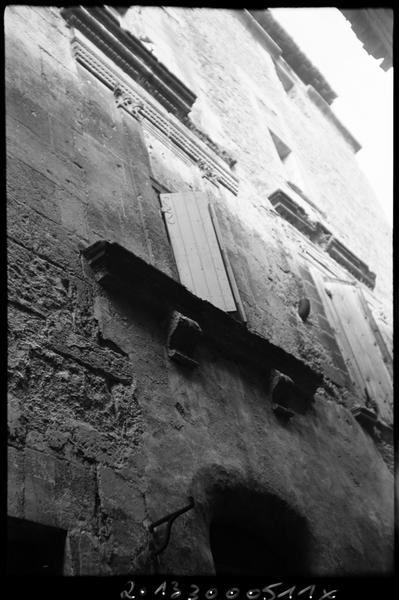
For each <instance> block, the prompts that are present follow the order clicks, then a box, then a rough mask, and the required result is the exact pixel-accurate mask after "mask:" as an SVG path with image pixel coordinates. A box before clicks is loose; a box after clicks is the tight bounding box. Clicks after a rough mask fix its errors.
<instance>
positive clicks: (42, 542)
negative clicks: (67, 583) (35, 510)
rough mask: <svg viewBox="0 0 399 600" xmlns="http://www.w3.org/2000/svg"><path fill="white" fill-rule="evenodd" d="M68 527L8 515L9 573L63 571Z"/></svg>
mask: <svg viewBox="0 0 399 600" xmlns="http://www.w3.org/2000/svg"><path fill="white" fill-rule="evenodd" d="M65 537H66V531H65V530H62V529H58V528H57V527H49V526H47V525H40V524H38V523H32V522H31V521H26V520H24V519H16V518H14V517H8V546H7V568H6V572H7V575H62V569H63V562H64V547H65Z"/></svg>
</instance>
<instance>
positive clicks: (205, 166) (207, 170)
mask: <svg viewBox="0 0 399 600" xmlns="http://www.w3.org/2000/svg"><path fill="white" fill-rule="evenodd" d="M197 165H198V167H199V169H200V171H201V173H202V177H206V178H207V179H209V181H211V182H212V183H214V184H215V185H218V183H219V177H218V175H217V173H216V171H214V170H213V169H212V168H211V167H210V165H209V163H207V162H205V161H204V160H202V159H201V158H199V159H198V161H197Z"/></svg>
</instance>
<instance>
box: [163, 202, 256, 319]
mask: <svg viewBox="0 0 399 600" xmlns="http://www.w3.org/2000/svg"><path fill="white" fill-rule="evenodd" d="M160 200H161V207H162V212H163V214H164V218H165V223H166V227H167V231H168V235H169V239H170V242H171V245H172V248H173V252H174V255H175V260H176V265H177V270H178V273H179V278H180V281H181V283H182V284H183V285H185V286H186V287H187V288H188V289H189V290H190V291H191V292H193V293H194V294H196V295H197V296H199V297H200V298H202V299H204V300H208V301H209V302H211V303H212V304H214V305H215V306H217V307H218V308H220V309H221V310H224V311H226V312H228V313H238V315H239V316H240V318H241V319H242V320H245V315H244V310H243V307H242V304H241V301H240V298H239V294H238V290H237V285H236V283H235V279H234V274H233V271H232V268H231V265H230V263H229V260H228V257H227V253H226V252H225V250H224V247H223V244H222V239H221V235H220V230H219V226H218V223H217V219H216V215H215V211H214V209H213V206H212V204H211V202H210V201H209V197H208V195H207V194H206V193H205V192H181V193H173V194H165V193H164V194H160Z"/></svg>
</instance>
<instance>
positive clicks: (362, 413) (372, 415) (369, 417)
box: [351, 406, 378, 432]
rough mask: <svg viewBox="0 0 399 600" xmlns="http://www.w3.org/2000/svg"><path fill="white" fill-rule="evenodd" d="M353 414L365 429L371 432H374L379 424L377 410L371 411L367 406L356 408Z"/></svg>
mask: <svg viewBox="0 0 399 600" xmlns="http://www.w3.org/2000/svg"><path fill="white" fill-rule="evenodd" d="M351 412H352V415H353V416H354V417H355V419H356V421H357V422H358V423H359V424H360V425H361V426H362V427H363V429H366V430H367V431H370V432H372V431H373V429H374V427H375V426H376V425H377V422H378V419H377V414H376V412H375V410H371V409H370V408H366V407H365V406H355V408H353V409H352V411H351Z"/></svg>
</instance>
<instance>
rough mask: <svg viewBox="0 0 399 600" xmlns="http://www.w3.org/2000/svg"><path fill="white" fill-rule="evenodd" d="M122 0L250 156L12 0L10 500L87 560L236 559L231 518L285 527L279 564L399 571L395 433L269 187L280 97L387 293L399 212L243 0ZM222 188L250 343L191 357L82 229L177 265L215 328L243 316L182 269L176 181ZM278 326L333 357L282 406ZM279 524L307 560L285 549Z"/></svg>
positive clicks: (202, 105) (325, 200) (11, 508)
mask: <svg viewBox="0 0 399 600" xmlns="http://www.w3.org/2000/svg"><path fill="white" fill-rule="evenodd" d="M121 18H122V17H121ZM123 18H124V21H123V28H124V29H125V30H126V31H128V32H130V33H131V35H132V36H135V38H137V39H140V38H148V39H149V40H150V41H149V42H148V41H147V42H142V45H143V47H144V48H145V49H146V51H147V52H148V51H150V52H151V53H152V55H153V56H154V57H155V58H158V59H159V61H160V62H161V63H162V64H163V65H164V66H165V67H166V69H167V70H168V71H169V72H170V73H172V74H173V76H174V77H175V78H177V79H179V80H180V81H182V82H183V84H184V85H185V86H187V88H188V89H190V90H192V92H193V94H195V96H196V98H197V99H196V101H195V102H194V105H193V107H192V109H191V112H190V114H189V118H190V120H191V122H192V123H193V125H194V126H195V127H196V128H197V129H198V130H200V131H201V132H203V134H204V136H208V137H209V138H210V139H211V140H212V142H213V143H214V144H215V148H220V149H221V151H224V152H225V154H226V155H228V156H231V157H233V159H234V162H235V163H236V164H235V166H233V167H232V170H233V173H234V175H235V176H236V177H237V178H238V180H239V188H238V193H237V195H234V194H233V193H232V192H230V191H228V190H227V189H226V188H223V186H218V187H217V186H215V185H214V184H212V182H210V181H208V180H207V179H206V178H204V177H203V176H202V175H201V171H200V170H199V169H198V168H197V167H196V166H192V165H191V163H190V162H189V161H188V159H184V160H183V158H184V157H183V158H182V152H181V153H180V154H178V153H177V151H175V150H174V149H173V148H172V146H169V147H167V146H166V145H165V144H164V143H162V142H161V141H160V140H159V139H158V138H157V136H156V135H155V133H153V132H152V133H151V131H150V129H145V128H144V127H143V124H142V122H141V121H140V120H139V119H135V118H133V117H132V116H130V115H128V114H127V113H126V111H124V110H123V109H121V108H120V107H117V105H116V103H115V98H114V95H113V92H112V90H111V89H109V87H107V85H105V84H104V83H103V82H101V81H100V80H99V78H98V77H97V76H95V75H94V74H93V73H92V72H90V71H89V70H88V69H86V68H85V67H84V66H82V65H81V64H79V62H78V61H76V59H75V57H74V53H73V48H72V44H71V39H72V37H73V34H74V30H73V26H71V25H70V24H69V23H68V22H67V20H66V19H65V18H64V17H63V16H62V14H61V9H60V8H55V7H38V6H32V7H28V6H17V5H14V6H8V7H7V9H6V12H5V36H6V37H5V40H6V43H5V50H6V93H7V105H6V117H7V215H8V269H9V313H8V319H9V331H10V333H9V357H10V360H9V367H8V369H9V387H8V394H9V396H8V428H9V429H8V431H9V442H8V443H9V447H8V448H9V465H8V514H9V516H10V517H12V518H14V519H22V520H24V521H29V522H33V523H36V524H41V525H47V526H52V527H55V528H58V529H60V530H63V531H64V532H65V536H66V537H65V549H64V556H63V566H62V572H63V573H64V574H65V575H92V574H99V575H115V574H132V573H153V572H155V571H156V570H158V572H161V573H173V574H177V575H186V574H187V575H190V574H191V575H192V574H197V575H199V574H214V573H215V572H216V571H218V569H219V565H220V564H221V562H223V556H222V558H220V555H219V554H218V552H219V551H217V550H215V548H219V547H221V548H222V550H221V551H220V552H221V554H222V555H223V551H224V550H223V548H224V549H225V546H223V543H222V545H221V546H220V545H219V546H218V544H219V542H218V540H219V537H220V536H222V537H223V535H224V534H223V531H224V529H223V527H224V525H223V523H224V521H223V519H227V521H228V523H230V524H231V523H233V524H236V526H237V531H238V530H239V529H240V528H242V527H244V528H246V531H247V534H248V535H249V536H255V537H256V536H260V537H261V538H262V536H263V539H273V540H276V541H275V544H274V546H273V545H272V546H270V545H269V546H267V545H266V546H265V549H264V553H265V555H264V557H263V558H262V556H261V557H260V558H259V555H258V558H259V561H258V562H256V565H257V568H258V569H264V572H262V573H260V574H262V575H263V574H275V573H277V572H279V569H280V572H281V573H282V574H290V573H298V572H300V573H310V574H314V575H345V574H366V573H367V574H370V573H371V574H372V573H375V574H384V573H390V572H391V569H392V558H393V474H392V446H391V444H390V442H389V439H388V440H386V439H385V438H382V437H381V436H380V438H378V437H377V438H376V437H375V436H372V435H370V434H369V433H368V432H367V431H366V430H365V429H364V428H362V427H361V425H360V424H359V423H358V421H357V420H356V419H355V418H354V416H353V415H352V413H351V408H353V406H354V405H355V404H356V402H358V401H360V398H361V393H360V392H359V391H356V389H354V388H353V386H351V385H349V383H348V381H349V380H348V375H347V372H346V367H345V363H344V362H343V361H342V358H341V357H340V355H339V350H338V348H337V345H336V343H335V340H334V332H333V331H332V329H331V327H330V326H329V324H328V321H327V319H326V317H325V316H323V314H322V313H321V312H320V318H319V321H317V318H316V319H315V317H314V313H311V314H310V317H309V319H307V320H306V321H302V319H301V318H300V317H299V315H298V312H297V306H298V301H299V300H300V299H301V298H302V297H303V296H304V295H305V296H306V297H312V300H311V302H313V306H316V305H317V304H319V305H320V309H319V310H320V311H323V307H322V306H321V303H320V299H319V298H318V296H317V292H316V290H315V288H314V286H313V284H312V281H311V280H310V279H309V280H308V281H307V280H306V277H309V276H308V275H307V271H306V269H305V270H303V267H301V268H302V271H301V270H300V266H299V263H298V262H297V257H298V255H299V251H300V250H301V248H303V246H304V244H305V242H304V241H303V238H302V237H301V234H299V233H296V232H295V230H294V229H292V228H289V227H288V226H286V224H285V223H283V222H282V219H281V218H280V216H279V215H278V214H277V213H276V211H275V210H273V208H272V206H271V204H270V203H269V201H268V196H269V194H270V193H271V192H272V191H273V189H274V188H275V187H276V186H278V185H280V184H281V183H282V181H283V179H284V174H283V171H282V166H281V164H280V163H281V161H280V160H279V158H278V156H277V154H276V149H275V147H274V145H273V141H272V139H271V137H270V135H269V134H268V129H267V125H266V123H267V122H270V119H274V118H275V116H274V115H273V111H275V107H278V108H279V111H280V112H281V114H282V117H283V119H284V121H285V123H286V127H287V130H288V131H289V132H290V136H291V138H290V139H291V140H292V142H293V145H295V149H296V151H297V152H298V154H300V155H301V158H302V161H303V164H304V165H305V167H306V169H307V172H308V173H309V177H310V179H311V180H312V182H313V189H315V190H316V191H317V193H316V197H317V198H318V201H319V208H320V209H321V210H322V211H323V212H325V213H326V214H327V215H328V218H329V223H330V225H331V227H332V228H333V229H334V231H337V232H339V235H340V239H341V241H342V242H343V243H344V244H348V245H349V246H350V248H351V250H352V251H353V252H354V253H356V254H357V255H358V256H359V258H360V259H361V260H363V261H365V263H367V264H368V265H369V267H370V269H372V270H373V271H374V272H375V273H376V274H377V284H376V289H375V295H376V297H378V298H379V299H380V300H381V302H382V304H383V305H384V306H385V307H386V310H387V311H388V312H389V310H390V298H391V288H390V264H391V256H390V243H389V239H390V232H389V230H388V228H387V227H386V226H385V224H384V221H383V220H382V218H381V217H380V215H379V213H378V210H377V207H376V205H375V203H374V197H373V194H372V192H371V190H370V188H369V186H368V183H367V181H366V180H365V177H364V176H363V174H362V173H361V171H360V169H359V168H358V166H357V164H356V160H355V155H354V153H353V149H352V148H350V147H349V144H348V143H347V142H346V141H345V140H344V139H343V137H342V135H341V134H340V133H339V132H337V130H336V129H335V128H334V126H333V125H332V124H331V123H330V122H329V121H327V120H326V119H325V118H324V116H323V114H322V113H321V112H320V111H319V109H318V108H317V107H316V106H315V105H314V103H312V101H311V99H309V97H308V96H307V95H306V93H305V92H304V91H303V90H302V89H301V88H300V86H299V84H298V86H297V87H295V88H293V89H292V91H291V92H289V95H288V94H287V93H286V91H285V90H284V88H283V86H282V85H281V82H280V80H279V78H278V76H277V74H276V69H275V66H274V62H273V58H272V56H271V55H270V54H269V53H268V52H266V51H265V50H264V48H263V47H262V46H261V44H260V42H259V40H258V39H257V38H256V37H254V35H253V33H252V32H251V30H250V28H249V27H247V26H246V25H245V23H244V22H243V20H242V17H241V16H240V15H238V14H237V11H231V10H211V9H180V10H178V9H173V8H157V7H147V8H146V7H138V6H134V7H131V8H130V9H129V10H128V11H127V13H126V14H125V16H124V17H123ZM114 19H115V22H116V23H118V21H117V20H116V19H117V16H116V15H114ZM117 26H118V27H119V25H117ZM115 27H116V25H115ZM93 39H94V38H93ZM90 43H94V42H93V41H92V42H90ZM90 43H89V42H87V46H88V47H90ZM142 52H143V56H146V54H145V52H144V50H143V51H142ZM143 60H144V59H143ZM148 60H149V59H148ZM155 101H156V100H154V102H155ZM268 120H269V121H268ZM182 126H183V125H182ZM193 135H194V134H193ZM204 139H205V137H204ZM203 143H205V142H203ZM212 151H213V150H212ZM215 160H216V159H215ZM190 165H191V166H190ZM201 189H202V190H205V191H208V192H209V193H211V194H213V195H214V198H215V212H216V214H217V217H218V222H219V225H220V231H221V236H222V238H223V243H224V248H225V252H226V255H227V256H228V258H229V261H230V263H231V266H232V269H233V271H234V277H235V281H236V283H237V288H238V291H239V295H240V298H241V301H242V304H243V308H244V310H245V315H246V318H247V323H246V325H245V328H246V329H245V332H244V333H243V334H242V337H236V338H234V339H237V340H241V341H240V344H242V348H241V347H237V348H234V350H235V351H237V352H236V355H232V354H228V353H227V354H226V352H225V351H224V350H223V348H222V346H218V345H215V344H214V343H213V342H212V336H210V335H209V336H207V335H205V336H203V337H202V338H201V337H199V338H198V340H195V345H190V342H189V343H188V346H189V348H190V352H191V351H192V352H193V353H194V354H195V362H196V363H198V366H194V367H193V366H190V365H187V364H179V363H178V362H175V361H173V360H171V358H170V356H169V354H168V348H167V339H168V332H169V326H170V322H169V320H168V318H167V315H166V314H165V313H164V312H162V310H161V309H159V310H156V309H155V308H153V307H152V305H151V302H147V301H143V300H142V298H141V296H140V294H141V292H140V289H139V288H140V286H139V285H138V284H137V281H136V280H135V279H134V277H135V276H133V275H132V277H131V278H130V279H128V280H126V282H125V283H126V286H127V287H129V286H130V288H133V291H131V292H130V293H129V294H124V293H121V292H120V290H118V289H114V290H113V289H110V288H107V287H104V286H103V285H100V284H99V283H98V281H97V280H96V278H95V277H94V275H93V270H92V269H91V268H90V265H89V264H88V261H87V260H86V259H85V258H84V251H85V250H86V249H87V248H88V247H91V246H92V245H93V244H94V243H95V242H98V241H103V240H105V241H107V242H109V243H114V244H117V245H118V246H119V247H122V248H124V249H125V250H126V251H127V252H128V253H131V254H132V255H134V256H135V257H138V258H140V259H142V260H143V261H144V262H145V263H147V264H148V265H150V266H151V267H153V268H155V269H157V270H158V271H160V272H161V273H162V274H163V275H165V281H167V282H169V283H167V285H168V286H170V291H169V292H168V293H169V294H170V296H168V298H170V297H172V296H173V294H175V296H173V297H175V300H176V303H177V304H179V303H182V302H183V300H184V302H187V303H188V304H187V306H191V307H193V308H192V310H193V311H194V313H195V311H197V312H196V313H195V316H196V317H197V319H198V322H199V327H201V329H203V330H205V331H206V327H208V331H210V330H211V327H210V326H209V323H212V324H213V326H214V327H215V331H216V329H217V327H220V336H223V335H225V333H224V332H225V330H226V325H225V321H224V320H223V319H224V317H223V316H221V315H219V313H216V312H212V310H213V309H211V308H209V307H207V306H206V305H205V304H204V305H202V304H195V300H194V299H187V298H188V297H187V298H186V296H185V294H186V291H185V290H184V289H183V286H181V287H179V286H180V284H178V275H177V270H176V265H175V262H174V257H173V251H172V248H171V245H170V242H169V239H168V234H167V230H166V228H165V223H164V219H163V215H162V213H161V209H160V204H159V198H158V195H159V193H164V192H190V191H195V190H201ZM126 260H128V259H126ZM143 268H144V267H143ZM303 273H305V275H303ZM162 281H164V280H162ZM135 284H136V288H135V287H134V286H135ZM175 284H176V285H175ZM165 285H166V283H165ZM176 286H177V287H176ZM312 286H313V288H312ZM135 289H136V291H135ZM168 289H169V288H168ZM163 293H164V292H163V291H162V290H160V291H159V293H158V297H159V299H162V297H163ZM140 298H141V299H140ZM190 298H191V297H190ZM190 302H191V304H190ZM174 308H175V310H177V311H178V312H179V310H180V308H179V306H178V305H177V306H175V307H174ZM194 313H193V314H194ZM207 315H208V316H207ZM184 316H185V317H187V318H191V319H193V320H194V321H196V319H195V318H194V316H193V315H184ZM206 318H209V319H210V321H209V323H208V325H206V322H205V321H206ZM226 318H227V317H226ZM201 319H202V321H201ZM323 320H324V321H323ZM204 323H205V325H204ZM237 327H238V325H237ZM240 327H241V325H240ZM243 327H244V326H243ZM193 328H194V329H195V326H193ZM240 331H241V329H240ZM169 333H170V332H169ZM321 334H324V340H323V337H322V335H321ZM217 335H219V334H217ZM240 335H241V334H240ZM237 336H238V334H237ZM251 336H252V337H251ZM256 336H260V337H261V338H262V340H266V342H263V341H262V342H259V344H261V343H262V344H263V343H264V344H266V345H267V344H268V345H267V348H271V347H272V346H273V347H275V348H276V353H277V354H278V353H280V354H279V356H280V355H281V356H282V357H285V356H286V357H287V359H286V363H285V362H284V361H285V358H281V361H282V362H281V364H282V367H283V368H284V365H285V364H287V365H290V364H291V362H290V361H297V362H295V365H296V364H298V365H304V366H303V368H304V369H309V372H315V373H317V374H318V376H320V382H321V384H320V385H319V386H318V387H317V390H316V392H315V393H314V394H313V397H312V398H311V399H309V401H306V402H305V403H304V404H303V402H302V401H301V402H302V404H301V402H299V401H298V402H297V400H298V397H297V394H296V393H294V394H293V396H294V399H293V400H292V402H293V404H290V405H289V406H288V405H287V406H286V409H287V410H289V411H291V412H292V414H293V416H291V418H288V419H286V418H284V416H282V414H283V411H282V413H281V414H280V415H279V414H278V413H276V412H275V410H274V408H273V386H272V380H273V377H272V375H273V372H272V371H273V368H274V367H273V365H274V363H273V353H272V352H271V351H270V352H271V354H270V355H268V356H267V359H266V358H265V360H264V365H262V364H261V363H262V360H263V359H262V356H257V357H256V360H255V358H254V357H253V354H254V353H253V351H252V350H251V347H252V346H251V344H252V343H254V344H255V341H253V340H255V339H256V340H257V339H258V338H257V337H256ZM175 337H176V336H175ZM215 337H216V334H215ZM326 340H327V342H326ZM256 343H258V342H257V341H256ZM237 344H238V342H237ZM334 344H335V345H334ZM266 345H264V346H259V348H260V347H262V348H266ZM268 351H269V350H268ZM334 353H335V355H336V356H338V358H336V360H334ZM265 356H266V355H265ZM245 357H248V360H246V358H245ZM339 360H341V364H340V366H339V365H338V366H337V364H338V363H337V361H339ZM292 364H293V363H292ZM287 368H288V367H287ZM299 368H300V367H298V369H299ZM301 368H302V367H301ZM298 372H299V371H298ZM288 387H290V386H288ZM290 389H291V388H290ZM361 392H363V391H362V390H361ZM290 393H291V392H290ZM283 395H284V394H283ZM287 402H288V400H287ZM189 496H192V497H193V498H194V501H195V507H194V509H192V510H190V511H187V512H186V513H184V514H182V515H181V516H180V517H179V518H177V519H176V521H175V523H174V525H173V528H172V530H171V537H170V541H169V544H168V546H167V547H166V549H165V550H164V551H163V552H162V554H160V555H159V557H158V559H157V560H154V556H153V554H152V551H151V548H152V547H153V544H154V543H158V544H159V543H161V542H162V531H159V532H158V533H157V536H156V539H155V538H154V536H153V534H152V533H151V532H150V530H149V524H151V523H153V522H155V521H157V520H158V519H160V518H162V517H163V516H165V515H167V514H168V513H172V512H173V511H176V510H178V509H180V508H181V507H183V506H185V504H187V498H188V497H189ZM226 507H229V508H228V509H227V508H226ZM270 515H272V516H273V518H270ZM287 523H289V527H288V526H287ZM248 532H249V533H248ZM237 535H238V534H237ZM244 537H245V536H244ZM215 540H216V541H215ZM279 540H280V541H279ZM281 540H285V541H287V540H288V542H289V543H290V544H291V546H292V552H291V554H289V556H288V557H287V558H286V562H285V563H284V560H285V559H284V560H283V558H281V561H282V562H281V561H280V563H279V562H278V561H276V559H275V558H272V557H275V556H280V555H281V556H282V549H281V544H282V543H283V542H282V541H281ZM260 547H261V544H259V545H256V548H260ZM215 556H216V558H215ZM298 556H300V557H301V558H300V560H298ZM248 568H250V567H248ZM271 571H272V572H271Z"/></svg>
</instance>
